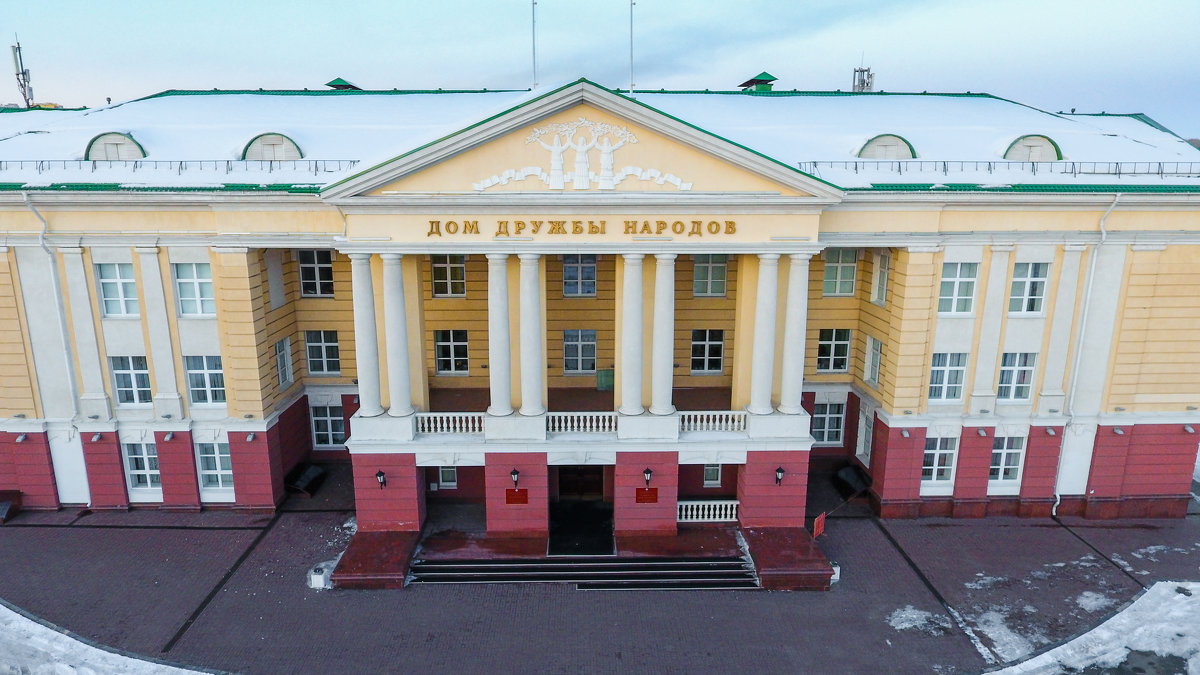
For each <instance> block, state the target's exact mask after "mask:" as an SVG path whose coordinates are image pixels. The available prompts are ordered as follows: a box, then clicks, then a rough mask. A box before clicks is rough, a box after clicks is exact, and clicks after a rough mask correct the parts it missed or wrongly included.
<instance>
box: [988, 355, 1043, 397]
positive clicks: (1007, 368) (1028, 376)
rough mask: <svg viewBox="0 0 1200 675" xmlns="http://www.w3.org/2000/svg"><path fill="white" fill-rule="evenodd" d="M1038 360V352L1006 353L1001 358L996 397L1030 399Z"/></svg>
mask: <svg viewBox="0 0 1200 675" xmlns="http://www.w3.org/2000/svg"><path fill="white" fill-rule="evenodd" d="M1036 362H1037V354H1026V353H1021V354H1017V353H1012V352H1007V353H1005V354H1004V356H1002V357H1001V358H1000V384H999V385H998V386H997V387H996V398H998V399H1004V400H1008V401H1028V400H1029V388H1030V385H1031V384H1032V382H1033V367H1034V364H1035V363H1036Z"/></svg>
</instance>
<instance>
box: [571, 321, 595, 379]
mask: <svg viewBox="0 0 1200 675" xmlns="http://www.w3.org/2000/svg"><path fill="white" fill-rule="evenodd" d="M588 338H590V339H588ZM589 346H590V347H591V351H592V355H591V356H590V357H589V356H587V348H588V347H589ZM572 350H574V352H575V353H574V355H571V351H572ZM589 360H590V361H591V363H592V367H591V369H590V370H589V369H588V368H586V367H585V366H586V365H587V362H588V361H589ZM568 366H573V367H568ZM595 374H596V330H595V329H593V328H571V329H566V330H563V375H595Z"/></svg>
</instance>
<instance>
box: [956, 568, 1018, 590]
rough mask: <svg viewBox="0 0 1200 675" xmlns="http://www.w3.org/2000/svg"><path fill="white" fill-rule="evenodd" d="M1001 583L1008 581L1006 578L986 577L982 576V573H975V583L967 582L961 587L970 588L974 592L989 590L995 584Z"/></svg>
mask: <svg viewBox="0 0 1200 675" xmlns="http://www.w3.org/2000/svg"><path fill="white" fill-rule="evenodd" d="M1002 581H1008V578H1007V577H988V576H984V574H983V572H976V573H975V581H968V582H966V583H964V584H963V586H966V587H967V588H972V589H975V590H982V589H984V588H990V587H992V586H995V585H996V584H998V583H1000V582H1002Z"/></svg>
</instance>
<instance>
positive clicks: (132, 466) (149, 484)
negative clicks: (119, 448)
mask: <svg viewBox="0 0 1200 675" xmlns="http://www.w3.org/2000/svg"><path fill="white" fill-rule="evenodd" d="M123 445H124V447H125V476H126V478H127V479H128V481H129V489H131V490H137V489H143V488H157V489H162V478H161V477H160V475H159V473H158V450H157V448H155V447H154V444H153V443H125V444H123Z"/></svg>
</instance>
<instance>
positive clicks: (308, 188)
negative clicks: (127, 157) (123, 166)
mask: <svg viewBox="0 0 1200 675" xmlns="http://www.w3.org/2000/svg"><path fill="white" fill-rule="evenodd" d="M14 191H21V192H289V193H293V194H317V193H318V192H320V191H321V186H319V185H311V184H290V183H279V184H268V185H263V184H260V183H224V184H222V185H214V186H208V187H196V186H137V185H122V184H120V183H50V184H49V185H27V184H25V183H0V192H14Z"/></svg>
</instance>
